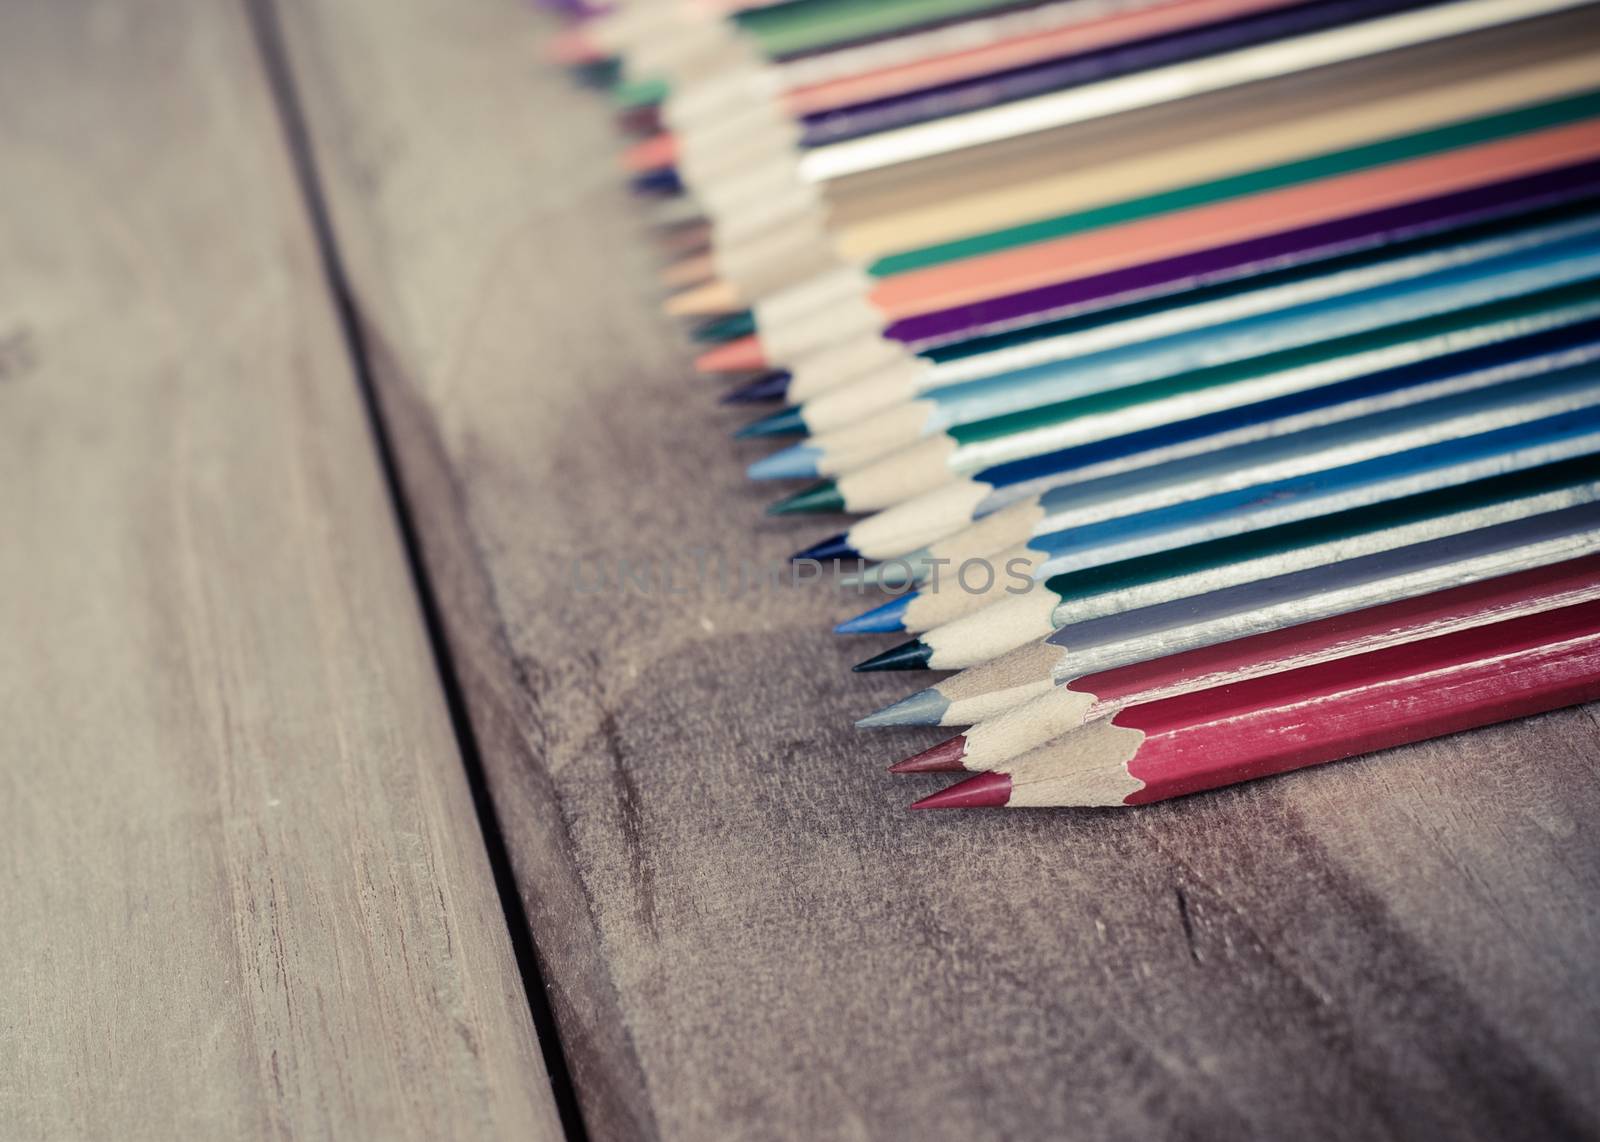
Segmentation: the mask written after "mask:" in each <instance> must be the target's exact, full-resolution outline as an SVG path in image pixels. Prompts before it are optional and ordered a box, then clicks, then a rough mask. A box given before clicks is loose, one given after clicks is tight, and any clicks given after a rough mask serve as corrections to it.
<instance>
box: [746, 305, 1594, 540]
mask: <svg viewBox="0 0 1600 1142" xmlns="http://www.w3.org/2000/svg"><path fill="white" fill-rule="evenodd" d="M1597 306H1600V286H1597V285H1596V284H1595V283H1580V284H1578V285H1575V286H1570V287H1564V288H1561V289H1557V290H1552V291H1549V292H1547V293H1543V294H1535V295H1532V296H1530V297H1527V298H1522V299H1515V300H1513V301H1510V302H1499V303H1494V304H1490V305H1486V306H1480V307H1476V308H1473V309H1468V310H1462V311H1460V312H1457V313H1452V314H1447V315H1444V316H1440V317H1433V318H1427V319H1424V320H1421V321H1417V322H1411V323H1407V324H1405V325H1400V326H1395V327H1393V328H1391V329H1388V330H1382V331H1379V332H1378V333H1373V334H1362V335H1359V336H1357V337H1352V338H1350V339H1348V340H1347V341H1342V342H1332V343H1324V344H1322V345H1317V346H1311V347H1309V348H1307V349H1300V350H1290V351H1286V352H1284V353H1282V354H1275V355H1273V356H1271V357H1267V358H1256V359H1252V360H1249V361H1245V362H1240V363H1237V364H1231V365H1223V366H1217V367H1216V368H1214V369H1205V370H1196V371H1194V372H1190V373H1186V374H1181V375H1180V376H1178V377H1174V378H1167V379H1163V380H1158V381H1153V382H1149V383H1147V384H1144V385H1137V386H1129V387H1127V388H1123V389H1116V390H1112V391H1111V392H1109V393H1102V394H1098V395H1095V396H1089V397H1081V398H1079V399H1077V400H1072V401H1064V402H1062V403H1061V404H1059V405H1051V406H1046V407H1044V408H1042V409H1037V410H1033V411H1030V412H1026V413H1019V414H1013V415H1010V416H1004V417H997V418H995V419H994V420H992V421H980V422H978V423H976V424H972V425H967V426H964V427H961V428H957V429H954V430H952V431H951V432H949V433H947V434H942V435H941V436H939V437H936V438H932V439H929V440H926V441H922V442H920V443H918V444H916V445H914V446H912V447H911V448H907V449H903V450H901V451H900V452H897V453H894V454H893V455H891V456H889V457H886V458H884V459H882V460H878V461H875V462H873V463H872V464H868V465H866V466H864V467H862V468H858V469H856V470H854V471H852V472H848V473H846V474H845V475H843V476H840V477H838V478H837V479H835V480H832V481H829V482H827V483H825V484H822V485H819V486H817V487H815V488H808V489H806V490H804V491H802V492H799V493H796V494H795V495H794V496H792V497H790V498H789V499H788V500H786V501H782V502H780V503H779V504H777V505H775V506H774V508H773V509H772V510H774V511H777V512H783V511H792V510H842V511H853V512H865V511H878V510H881V509H883V508H886V507H889V506H891V505H893V504H897V503H900V502H902V501H904V500H909V499H910V498H912V497H913V496H917V495H920V494H922V493H924V492H928V491H931V490H933V489H935V488H937V487H939V486H941V485H943V484H945V483H947V482H948V481H950V480H951V479H952V478H953V477H956V476H963V475H970V474H971V473H974V472H978V471H982V470H984V469H988V468H991V467H994V466H996V465H999V464H1005V463H1011V462H1016V461H1022V460H1026V459H1029V458H1031V457H1038V456H1043V455H1045V454H1047V453H1052V452H1056V451H1058V450H1060V449H1064V448H1069V447H1073V446H1077V445H1084V444H1090V443H1094V442H1096V441H1103V440H1105V439H1106V438H1108V437H1110V436H1116V435H1124V434H1126V433H1130V432H1134V431H1139V430H1142V429H1148V428H1153V427H1156V426H1159V425H1170V424H1173V423H1174V422H1177V421H1181V420H1187V419H1189V418H1191V417H1195V416H1199V415H1203V414H1205V413H1209V412H1215V411H1218V410H1221V409H1229V408H1238V407H1240V406H1243V405H1248V404H1253V403H1255V402H1257V401H1261V400H1266V399H1269V398H1271V397H1275V396H1281V395H1284V394H1287V393H1293V392H1301V391H1305V390H1307V389H1313V388H1319V387H1321V386H1323V385H1326V384H1332V383H1335V382H1338V381H1343V380H1347V379H1350V378H1353V377H1359V376H1363V375H1366V374H1370V373H1375V372H1378V371H1380V370H1384V369H1392V368H1396V367H1399V366H1402V365H1407V364H1412V363H1415V362H1418V361H1423V360H1427V359H1430V358H1436V357H1440V356H1444V355H1446V354H1450V353H1456V352H1460V351H1463V350H1466V349H1470V348H1474V347H1477V346H1482V345H1488V344H1494V343H1497V342H1503V341H1508V340H1511V339H1513V338H1517V337H1524V336H1528V335H1530V334H1533V333H1536V332H1539V331H1541V330H1547V329H1553V328H1559V327H1561V326H1564V325H1571V324H1574V323H1576V322H1578V321H1583V320H1587V319H1590V318H1592V317H1594V316H1595V315H1596V313H1597V312H1600V308H1597Z"/></svg>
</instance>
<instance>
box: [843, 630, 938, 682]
mask: <svg viewBox="0 0 1600 1142" xmlns="http://www.w3.org/2000/svg"><path fill="white" fill-rule="evenodd" d="M932 657H933V647H931V646H929V645H928V644H927V643H925V642H923V641H922V640H921V639H920V638H914V639H912V640H911V641H910V642H902V643H901V644H900V645H899V646H895V647H890V648H889V649H888V650H886V651H884V652H883V653H882V654H875V655H873V656H872V657H871V658H869V659H867V660H866V661H865V662H858V663H856V664H855V665H854V666H852V667H851V668H850V669H852V670H854V671H856V672H857V673H860V674H869V673H872V672H873V671H877V670H927V669H928V659H930V658H932Z"/></svg>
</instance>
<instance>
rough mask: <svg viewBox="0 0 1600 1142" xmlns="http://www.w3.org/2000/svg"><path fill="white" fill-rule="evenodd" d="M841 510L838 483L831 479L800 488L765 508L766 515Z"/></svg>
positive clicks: (842, 499) (842, 506) (842, 508)
mask: <svg viewBox="0 0 1600 1142" xmlns="http://www.w3.org/2000/svg"><path fill="white" fill-rule="evenodd" d="M842 511H844V497H843V496H841V495H840V494H839V485H838V484H836V483H834V482H833V481H832V480H823V481H822V482H821V483H820V484H812V485H811V486H810V487H809V488H802V489H801V490H800V491H798V492H796V493H795V494H794V495H792V496H789V497H787V498H786V499H781V500H779V501H778V502H777V503H775V504H772V505H771V506H769V507H768V508H767V514H768V515H793V514H795V513H796V512H842Z"/></svg>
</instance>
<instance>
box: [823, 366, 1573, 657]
mask: <svg viewBox="0 0 1600 1142" xmlns="http://www.w3.org/2000/svg"><path fill="white" fill-rule="evenodd" d="M1596 380H1597V378H1596V375H1595V374H1594V372H1593V371H1592V370H1589V371H1587V372H1586V375H1585V376H1584V377H1583V378H1582V379H1581V380H1580V381H1578V382H1577V383H1576V384H1575V385H1574V386H1573V387H1572V388H1569V389H1568V390H1567V392H1565V393H1563V394H1561V395H1559V396H1552V398H1551V399H1550V400H1549V401H1548V402H1541V401H1538V400H1535V401H1533V402H1532V404H1533V408H1531V409H1529V410H1528V413H1529V414H1530V415H1532V414H1537V413H1538V412H1542V411H1548V410H1550V409H1561V410H1562V411H1559V412H1556V413H1555V414H1553V415H1550V416H1543V417H1540V418H1539V419H1537V420H1531V421H1526V422H1520V423H1514V424H1510V425H1508V426H1505V427H1501V428H1496V429H1493V430H1491V431H1486V432H1481V433H1477V434H1475V435H1471V436H1464V437H1457V438H1454V439H1445V440H1440V441H1437V442H1435V443H1430V444H1426V445H1422V446H1418V447H1412V448H1407V449H1404V450H1402V451H1399V452H1395V453H1392V454H1389V455H1379V456H1377V457H1374V458H1372V459H1368V460H1362V461H1360V462H1358V463H1353V464H1347V465H1343V466H1340V467H1335V468H1329V469H1325V470H1320V471H1313V472H1308V473H1304V474H1301V475H1298V476H1293V477H1289V478H1285V479H1279V480H1272V481H1267V482H1262V483H1248V481H1249V479H1250V476H1249V475H1248V474H1246V475H1244V476H1243V477H1242V479H1240V480H1236V481H1231V482H1233V483H1245V484H1246V486H1244V487H1239V488H1236V489H1235V490H1229V491H1224V492H1218V493H1214V494H1211V495H1204V496H1201V497H1199V498H1196V499H1189V500H1182V499H1180V500H1178V502H1175V503H1171V504H1169V505H1166V506H1162V507H1158V508H1153V509H1149V510H1144V511H1139V510H1135V509H1134V507H1133V506H1132V505H1130V506H1129V508H1128V509H1127V514H1117V513H1118V512H1119V511H1123V510H1124V509H1122V508H1120V507H1118V506H1115V501H1114V500H1113V502H1112V504H1111V505H1110V506H1105V505H1102V506H1099V507H1097V508H1096V507H1091V508H1088V509H1087V510H1085V511H1084V512H1082V513H1077V512H1073V511H1071V509H1065V510H1063V512H1062V514H1063V515H1079V514H1081V515H1082V516H1083V517H1086V518H1087V519H1088V520H1090V521H1091V522H1087V523H1084V524H1082V525H1077V526H1069V527H1065V528H1060V529H1057V530H1055V531H1052V532H1050V533H1048V534H1044V535H1039V536H1036V537H1035V538H1033V539H1032V540H1030V541H1029V542H1028V543H1025V544H1017V545H1014V546H1013V547H1010V548H1007V549H1003V550H1001V551H998V552H992V553H990V554H989V555H987V556H979V557H974V558H973V559H970V560H967V561H965V562H963V563H961V564H959V565H957V566H955V567H953V568H951V569H950V572H949V573H948V574H947V575H946V577H945V586H944V587H943V588H940V587H939V585H938V581H937V580H934V581H932V582H931V583H930V586H929V587H928V588H927V589H924V590H921V591H915V592H910V593H908V594H905V595H902V596H900V597H899V598H898V599H895V600H893V601H891V602H889V603H885V604H883V605H882V606H880V607H877V608H874V609H873V610H871V611H868V612H867V613H866V614H864V615H860V616H858V617H857V618H855V619H852V620H850V621H848V622H845V623H841V624H840V625H839V627H838V628H837V630H838V631H839V633H842V634H862V633H888V632H891V631H932V630H938V629H946V630H947V629H948V628H949V627H950V626H951V625H952V624H954V623H957V622H960V621H963V620H965V619H967V618H969V617H972V616H975V615H977V614H978V613H979V612H982V611H983V610H984V609H985V608H986V607H988V606H990V605H999V604H1000V603H1001V601H1002V600H1006V599H1008V598H1009V597H1011V596H1015V595H1019V594H1022V593H1024V592H1025V591H1027V590H1029V589H1030V584H1031V583H1032V582H1036V581H1038V580H1041V579H1045V578H1049V577H1050V576H1053V575H1058V574H1064V573H1066V572H1067V571H1069V570H1085V569H1088V568H1092V567H1102V566H1105V565H1106V564H1108V563H1117V562H1121V561H1123V560H1127V559H1135V558H1138V557H1140V556H1144V555H1153V554H1157V553H1160V552H1166V551H1176V550H1178V549H1180V548H1184V547H1188V546H1191V545H1193V544H1197V543H1206V542H1209V541H1214V540H1217V539H1221V538H1223V537H1224V536H1231V535H1241V534H1246V533H1249V532H1254V531H1259V530H1263V529H1270V528H1273V527H1278V526H1283V525H1287V524H1289V523H1292V522H1295V521H1300V520H1311V519H1316V518H1319V517H1325V516H1333V515H1337V514H1338V513H1342V512H1346V511H1351V510H1355V509H1358V508H1362V507H1367V506H1371V505H1377V504H1383V503H1387V502H1390V501H1392V500H1398V499H1402V498H1405V497H1408V496H1413V495H1418V494H1421V493H1423V492H1429V491H1434V490H1437V489H1441V488H1451V487H1455V486H1457V485H1459V484H1463V483H1470V482H1472V481H1474V480H1477V479H1482V478H1486V477H1488V476H1491V475H1494V474H1497V473H1505V472H1515V471H1521V470H1522V469H1524V468H1531V467H1537V466H1539V465H1542V464H1548V463H1553V462H1555V461H1557V460H1565V459H1568V458H1570V457H1573V456H1584V455H1589V454H1591V453H1594V452H1600V403H1597V399H1596V398H1597V396H1600V390H1597V388H1596ZM1512 415H1518V414H1512ZM1467 419H1468V420H1469V421H1470V420H1471V419H1472V418H1470V417H1469V418H1467ZM1491 419H1498V418H1488V417H1486V418H1485V422H1486V423H1487V422H1489V421H1490V420H1491ZM1176 496H1177V493H1174V492H1170V491H1168V492H1165V493H1163V494H1162V495H1161V496H1160V498H1162V499H1172V498H1176ZM974 569H976V570H974ZM952 579H953V580H954V582H955V583H956V584H959V587H958V586H953V585H951V580H952Z"/></svg>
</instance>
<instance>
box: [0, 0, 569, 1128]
mask: <svg viewBox="0 0 1600 1142" xmlns="http://www.w3.org/2000/svg"><path fill="white" fill-rule="evenodd" d="M0 24H3V25H4V30H3V31H0V168H3V169H4V170H5V190H4V192H3V193H4V194H5V195H6V196H7V205H6V207H5V209H4V210H0V264H3V265H5V267H6V270H5V271H4V272H3V273H0V337H3V336H4V335H6V334H7V333H8V332H10V331H11V330H13V329H18V330H22V331H25V332H26V334H27V335H28V340H29V344H30V345H31V347H32V352H31V354H30V357H29V360H28V363H27V365H26V367H25V368H18V369H16V370H14V371H13V372H12V374H11V375H9V376H6V377H4V378H3V379H0V474H3V478H0V532H3V534H4V535H5V541H4V542H3V543H0V582H3V583H4V584H5V589H4V591H0V627H3V628H4V630H5V631H6V635H5V639H4V642H5V649H4V651H0V710H3V712H4V714H3V716H4V721H5V725H6V726H7V732H6V735H5V741H4V745H3V747H0V838H3V839H0V882H3V883H4V884H5V889H4V897H5V904H6V922H5V925H4V927H3V928H0V963H4V964H5V965H6V967H5V970H4V971H0V1024H4V1026H5V1028H6V1030H5V1033H4V1034H5V1039H6V1047H5V1049H4V1050H3V1051H0V1134H4V1135H5V1136H6V1137H8V1138H63V1137H74V1138H79V1137H84V1138H86V1137H96V1138H113V1137H115V1138H123V1139H130V1140H144V1139H150V1140H155V1139H160V1140H166V1139H170V1138H173V1137H195V1138H238V1139H247V1138H261V1139H269V1138H270V1139H280V1138H285V1137H304V1138H322V1137H352V1138H354V1137H374V1138H376V1137H382V1138H394V1139H402V1138H416V1139H431V1138H441V1137H447V1136H464V1135H472V1136H475V1137H480V1138H503V1139H508V1140H509V1139H534V1140H539V1142H553V1140H554V1139H557V1138H560V1137H561V1127H560V1123H559V1121H558V1118H557V1114H556V1111H555V1107H554V1104H553V1101H552V1098H551V1092H550V1089H549V1086H548V1084H547V1081H546V1078H545V1075H544V1063H543V1059H542V1057H541V1054H540V1051H539V1045H538V1043H537V1041H536V1039H535V1034H534V1029H533V1026H532V1021H531V1019H530V1016H529V1011H528V1006H527V999H526V997H525V995H524V993H523V990H522V979H521V977H520V975H519V973H518V970H517V965H516V962H515V960H514V958H513V954H512V948H511V945H510V942H509V941H508V939H507V933H506V929H505V920H504V913H503V911H502V907H501V903H500V900H499V898H498V896H497V894H496V891H495V885H494V880H493V875H492V872H491V869H490V866H489V862H488V860H487V859H486V858H485V853H484V841H483V837H482V833H481V827H480V824H479V821H478V818H477V816H476V814H475V812H474V809H473V804H472V797H471V793H470V790H469V788H468V783H467V780H466V775H465V772H464V769H463V766H462V758H461V755H460V752H459V749H458V746H457V742H456V739H455V737H454V734H453V732H452V728H451V724H450V720H449V717H448V713H447V710H446V708H445V703H444V701H443V698H442V696H441V694H440V692H439V686H438V676H437V670H436V666H435V664H434V660H433V656H432V653H431V651H430V648H429V645H428V641H427V639H426V637H425V633H424V629H423V624H422V621H421V617H420V615H419V613H418V609H417V603H416V595H415V586H414V583H413V581H412V578H411V574H410V571H409V569H408V567H407V564H406V560H405V555H404V552H403V550H402V546H401V543H400V540H399V537H398V536H397V534H396V531H395V526H394V522H393V521H394V514H393V507H392V505H391V503H390V500H389V496H388V490H387V488H386V487H385V484H384V481H383V479H382V477H381V474H380V471H379V465H378V458H377V457H376V455H375V454H374V451H373V445H372V440H371V435H370V432H369V428H368V424H367V420H366V415H365V412H364V410H363V408H362V404H361V400H360V397H359V395H358V386H357V379H356V377H355V375H354V373H353V371H352V369H351V365H350V357H349V352H348V346H347V344H346V343H345V341H344V338H343V337H342V336H341V333H340V331H339V328H338V322H337V318H336V316H335V307H334V302H333V299H332V298H331V297H330V295H329V292H328V290H327V289H326V288H325V286H324V283H323V278H322V272H321V268H320V266H319V261H318V252H317V249H316V242H315V239H314V237H313V234H312V229H311V225H310V222H309V219H308V218H307V215H306V211H305V204H304V201H303V199H302V197H301V194H300V191H299V188H298V187H297V185H296V182H295V179H294V175H293V172H292V168H291V163H290V158H289V156H288V154H287V153H286V152H285V148H284V143H283V138H284V136H283V127H282V124H281V122H280V120H279V118H278V110H277V108H276V107H275V106H274V101H273V98H272V94H271V92H270V90H269V86H268V82H267V77H266V75H265V74H264V72H263V68H262V63H261V57H260V55H259V54H258V44H257V43H256V42H255V41H254V40H253V38H252V34H251V28H250V26H249V23H248V21H247V18H246V14H245V11H244V9H243V7H242V6H241V5H238V4H216V3H208V2H204V0H189V2H185V0H157V2H156V3H154V4H148V5H141V6H140V9H139V11H138V12H137V13H135V12H133V11H132V10H130V9H123V8H121V7H118V6H115V5H113V6H104V5H101V6H95V5H76V4H15V5H7V6H6V9H5V12H4V14H3V16H0ZM88 77H92V79H90V78H88Z"/></svg>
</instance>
